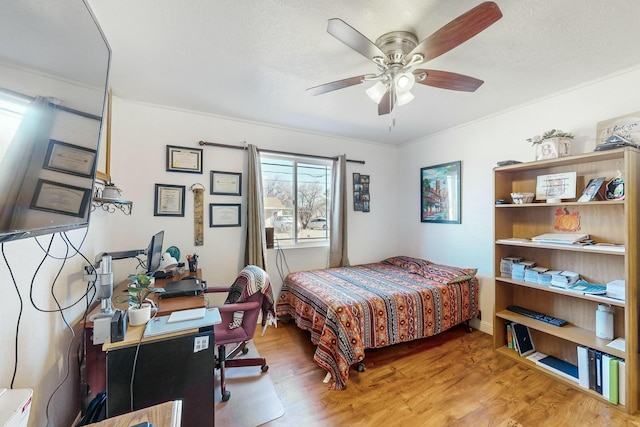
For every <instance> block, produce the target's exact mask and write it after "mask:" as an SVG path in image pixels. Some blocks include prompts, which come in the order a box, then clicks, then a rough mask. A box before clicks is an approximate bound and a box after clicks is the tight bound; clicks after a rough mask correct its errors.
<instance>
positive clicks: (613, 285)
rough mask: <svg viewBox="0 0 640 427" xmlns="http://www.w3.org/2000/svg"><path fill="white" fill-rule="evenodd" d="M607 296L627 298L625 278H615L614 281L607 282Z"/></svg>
mask: <svg viewBox="0 0 640 427" xmlns="http://www.w3.org/2000/svg"><path fill="white" fill-rule="evenodd" d="M606 289H607V296H608V297H610V298H615V299H621V300H623V301H624V299H625V281H624V280H614V281H612V282H609V283H607V286H606Z"/></svg>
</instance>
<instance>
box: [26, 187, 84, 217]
mask: <svg viewBox="0 0 640 427" xmlns="http://www.w3.org/2000/svg"><path fill="white" fill-rule="evenodd" d="M90 195H91V190H90V189H87V188H82V187H75V186H72V185H67V184H61V183H59V182H54V181H48V180H45V179H39V180H38V182H37V184H36V191H35V192H34V194H33V198H32V199H31V206H30V207H31V209H36V210H40V211H47V212H53V213H57V214H62V215H69V216H77V217H79V218H82V217H84V216H85V211H86V210H87V205H88V204H89V196H90Z"/></svg>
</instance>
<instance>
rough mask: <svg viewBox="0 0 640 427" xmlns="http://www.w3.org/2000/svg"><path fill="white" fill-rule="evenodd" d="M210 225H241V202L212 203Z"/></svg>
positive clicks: (210, 205)
mask: <svg viewBox="0 0 640 427" xmlns="http://www.w3.org/2000/svg"><path fill="white" fill-rule="evenodd" d="M209 227H240V204H239V203H210V204H209Z"/></svg>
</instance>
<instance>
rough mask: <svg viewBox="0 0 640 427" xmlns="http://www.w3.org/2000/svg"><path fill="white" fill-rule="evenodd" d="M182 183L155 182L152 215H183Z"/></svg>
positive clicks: (183, 187)
mask: <svg viewBox="0 0 640 427" xmlns="http://www.w3.org/2000/svg"><path fill="white" fill-rule="evenodd" d="M184 190H185V186H184V185H169V184H156V191H155V196H154V203H153V206H154V207H153V216H184Z"/></svg>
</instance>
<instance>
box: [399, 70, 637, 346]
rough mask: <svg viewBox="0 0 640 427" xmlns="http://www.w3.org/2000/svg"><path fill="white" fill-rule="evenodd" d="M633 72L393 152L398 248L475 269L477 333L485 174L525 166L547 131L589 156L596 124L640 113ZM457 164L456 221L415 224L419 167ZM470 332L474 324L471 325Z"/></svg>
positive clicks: (487, 308)
mask: <svg viewBox="0 0 640 427" xmlns="http://www.w3.org/2000/svg"><path fill="white" fill-rule="evenodd" d="M639 80H640V70H639V69H635V70H630V71H627V72H625V73H621V74H618V75H616V76H613V77H610V78H608V79H605V80H602V81H599V82H595V83H593V84H590V85H586V86H582V87H578V88H573V89H572V90H568V91H565V92H563V93H560V94H557V95H556V96H553V97H549V98H546V99H542V100H539V101H538V102H535V103H531V104H529V105H526V106H522V107H520V108H517V109H513V110H511V111H506V112H503V113H501V114H497V115H494V116H491V117H487V118H484V119H482V120H478V121H476V122H473V123H469V124H467V125H465V126H461V127H458V128H455V129H451V130H449V131H446V132H442V133H440V134H438V135H433V136H430V137H427V138H424V139H422V140H420V141H417V142H414V143H411V144H407V145H405V146H403V147H401V148H400V150H399V153H398V164H399V165H400V166H401V167H399V168H398V171H399V176H398V182H399V186H400V188H405V189H406V191H403V192H402V193H401V194H400V195H399V200H398V206H399V207H400V209H399V210H398V219H399V221H398V223H399V224H400V226H399V230H398V242H399V243H398V250H399V252H405V253H406V254H410V255H413V256H417V257H422V258H426V259H430V260H435V261H438V262H441V263H444V264H451V265H457V266H460V267H477V268H478V277H479V279H480V309H481V311H482V313H483V316H482V322H481V324H480V328H481V330H484V331H486V332H489V333H491V332H492V330H493V327H492V319H491V317H492V313H493V299H494V284H493V229H494V224H493V206H494V202H495V200H493V168H494V167H495V166H496V163H497V162H498V161H500V160H510V159H513V160H519V161H522V162H529V161H533V160H534V159H535V152H534V149H533V148H532V147H531V144H530V143H529V142H527V141H526V139H527V138H530V137H532V136H534V135H539V134H542V133H543V132H544V131H547V130H550V129H554V128H555V129H561V130H563V131H565V132H572V133H573V134H574V135H575V139H574V141H573V143H572V149H571V153H572V154H579V153H584V152H590V151H593V149H594V148H595V137H596V125H597V122H598V121H602V120H606V119H609V118H613V117H617V116H621V115H625V114H629V113H633V112H637V111H640V101H639V100H640V85H638V81H639ZM457 160H461V161H462V223H461V224H459V225H451V224H426V223H421V222H420V220H419V214H420V198H419V196H418V194H420V181H419V171H420V168H421V167H425V166H430V165H437V164H440V163H447V162H452V161H457ZM475 326H477V325H475Z"/></svg>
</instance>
